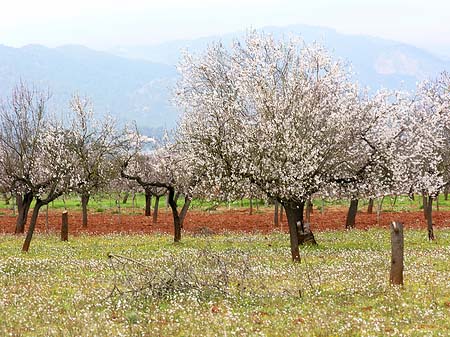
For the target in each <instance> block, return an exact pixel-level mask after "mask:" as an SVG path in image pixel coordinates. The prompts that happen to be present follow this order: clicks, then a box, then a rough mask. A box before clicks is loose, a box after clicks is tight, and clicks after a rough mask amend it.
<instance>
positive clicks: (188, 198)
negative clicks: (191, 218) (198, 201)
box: [180, 196, 192, 228]
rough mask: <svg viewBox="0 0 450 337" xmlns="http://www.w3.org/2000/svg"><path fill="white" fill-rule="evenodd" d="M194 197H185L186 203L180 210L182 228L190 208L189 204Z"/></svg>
mask: <svg viewBox="0 0 450 337" xmlns="http://www.w3.org/2000/svg"><path fill="white" fill-rule="evenodd" d="M191 201H192V198H190V197H187V196H185V197H184V205H183V208H182V209H181V212H180V224H181V228H183V223H184V219H185V218H186V214H187V212H188V210H189V205H190V204H191Z"/></svg>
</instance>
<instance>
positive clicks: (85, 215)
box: [81, 193, 90, 228]
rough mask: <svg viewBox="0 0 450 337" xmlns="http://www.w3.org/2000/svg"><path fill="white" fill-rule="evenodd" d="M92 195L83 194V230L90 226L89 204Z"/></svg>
mask: <svg viewBox="0 0 450 337" xmlns="http://www.w3.org/2000/svg"><path fill="white" fill-rule="evenodd" d="M89 198H90V195H89V193H83V194H81V210H82V217H83V228H87V226H88V208H87V206H88V203H89Z"/></svg>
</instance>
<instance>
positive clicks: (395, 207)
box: [0, 193, 450, 214]
mask: <svg viewBox="0 0 450 337" xmlns="http://www.w3.org/2000/svg"><path fill="white" fill-rule="evenodd" d="M123 199H124V194H123V193H122V194H121V195H120V196H118V195H117V194H107V193H98V194H95V195H93V196H92V197H91V199H90V201H89V205H88V208H89V209H90V210H91V211H96V212H99V213H101V212H106V211H108V212H118V211H119V208H118V206H120V212H124V213H131V214H133V213H136V212H137V213H142V209H143V208H144V206H145V196H144V194H143V193H136V195H135V201H134V204H133V202H132V196H131V194H130V195H129V196H128V199H127V201H126V203H123ZM183 202H184V200H183V198H182V197H181V198H180V200H179V204H180V205H183ZM118 203H120V205H118ZM349 203H350V201H349V200H347V199H339V200H335V199H333V200H328V199H326V200H322V199H320V198H316V199H314V200H313V204H314V206H315V208H316V209H321V208H322V207H324V208H325V209H339V210H342V209H345V208H347V207H348V206H349ZM379 203H381V208H382V210H383V211H390V212H401V211H418V210H422V209H423V205H422V197H421V196H420V195H416V196H415V200H411V199H410V198H409V197H408V196H398V197H390V196H387V197H384V198H380V199H375V201H374V208H373V212H376V209H377V206H378V204H379ZM252 204H253V205H252V206H253V211H254V212H257V211H258V210H261V211H264V210H269V209H270V210H272V209H273V205H269V204H267V202H265V201H264V200H259V199H254V200H252ZM367 205H368V200H367V199H361V200H360V202H359V205H358V209H359V210H360V211H365V210H366V209H367ZM13 207H14V200H12V199H11V200H9V204H8V205H6V204H5V200H4V199H3V198H0V209H12V208H13ZM31 207H32V208H33V207H34V201H33V203H32V204H31ZM154 207H155V198H152V208H154ZM438 207H439V209H440V210H445V211H448V210H450V198H449V200H445V197H444V195H443V194H441V195H439V201H438V202H437V203H436V200H435V201H434V203H433V209H437V208H438ZM63 208H66V209H70V210H78V211H80V210H81V203H80V197H79V196H77V195H75V194H73V195H66V196H64V197H61V198H58V199H56V200H55V201H53V202H52V203H51V204H50V205H49V209H63ZM159 208H160V209H161V210H164V209H167V204H166V198H165V196H163V197H161V198H160V199H159ZM190 208H191V209H194V210H199V211H217V210H218V211H224V210H228V209H235V210H236V209H249V208H250V200H249V199H248V198H244V199H242V200H235V201H232V202H217V201H209V200H202V199H194V200H192V202H191V205H190Z"/></svg>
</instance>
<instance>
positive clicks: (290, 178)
mask: <svg viewBox="0 0 450 337" xmlns="http://www.w3.org/2000/svg"><path fill="white" fill-rule="evenodd" d="M179 70H180V72H181V79H180V81H179V82H178V87H177V94H176V101H177V102H178V105H179V106H180V107H181V108H182V109H183V110H184V116H183V119H182V121H181V123H180V130H179V131H180V133H179V139H178V141H179V143H180V144H183V145H184V150H183V151H184V152H183V154H184V155H185V156H187V157H188V158H190V162H191V163H192V164H191V165H192V166H195V167H196V170H197V171H203V172H205V175H204V178H203V179H202V181H201V182H200V184H201V185H202V186H203V188H204V190H208V191H217V190H220V191H230V192H232V191H233V190H235V188H238V186H239V185H241V184H242V182H250V183H251V184H252V185H254V186H257V187H258V188H259V189H260V190H261V191H263V192H264V193H265V194H266V195H267V197H269V198H271V199H276V200H278V201H279V202H281V203H282V204H283V206H284V208H285V209H286V215H287V218H288V224H289V232H290V243H291V254H292V259H293V260H295V261H299V260H300V255H299V249H298V245H299V244H301V243H302V242H304V241H307V240H311V241H314V237H313V234H312V232H310V231H308V230H307V228H305V227H304V219H303V209H304V205H305V202H306V200H308V199H309V198H310V197H311V196H312V195H313V194H314V193H316V192H318V191H320V190H321V189H322V188H323V187H324V186H326V185H329V184H334V183H336V184H338V183H341V180H342V179H343V178H345V177H347V176H348V175H349V174H350V172H349V170H348V167H347V164H346V163H349V162H352V161H353V160H354V158H356V157H357V156H359V154H358V153H357V152H355V147H353V146H352V144H354V142H355V139H356V138H357V137H358V136H359V134H360V131H361V127H362V126H361V124H360V123H355V121H357V120H359V113H360V111H359V109H357V108H356V106H357V102H358V90H357V87H356V86H355V85H354V84H353V83H352V82H351V80H350V79H349V73H348V71H346V69H345V67H344V66H343V64H342V63H341V62H339V61H336V60H333V59H332V58H331V56H330V55H329V54H328V53H327V51H326V50H324V49H323V48H322V47H321V46H319V45H317V44H312V45H305V44H303V43H301V42H298V41H297V40H288V41H281V42H277V41H275V40H274V39H273V38H272V37H270V36H267V35H257V34H256V33H250V34H249V35H248V36H247V38H246V40H245V42H244V43H240V42H235V43H234V44H233V46H232V48H231V50H229V49H227V48H225V47H224V46H222V45H221V44H220V43H217V44H213V45H211V46H210V47H209V48H208V49H207V51H206V52H205V53H204V54H203V55H200V56H198V57H196V56H192V55H186V56H185V58H184V60H183V61H182V62H181V64H180V67H179Z"/></svg>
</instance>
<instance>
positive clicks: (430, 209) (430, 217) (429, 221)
mask: <svg viewBox="0 0 450 337" xmlns="http://www.w3.org/2000/svg"><path fill="white" fill-rule="evenodd" d="M425 218H426V219H427V229H428V240H430V241H433V240H434V239H435V238H434V232H433V198H432V197H431V196H428V202H427V208H426V217H425Z"/></svg>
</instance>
